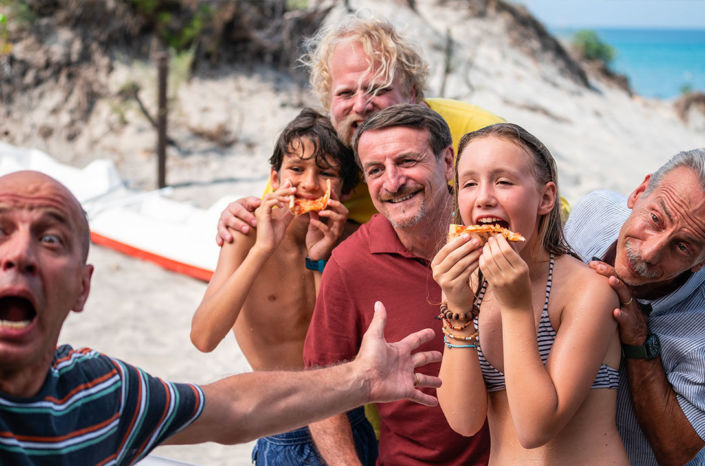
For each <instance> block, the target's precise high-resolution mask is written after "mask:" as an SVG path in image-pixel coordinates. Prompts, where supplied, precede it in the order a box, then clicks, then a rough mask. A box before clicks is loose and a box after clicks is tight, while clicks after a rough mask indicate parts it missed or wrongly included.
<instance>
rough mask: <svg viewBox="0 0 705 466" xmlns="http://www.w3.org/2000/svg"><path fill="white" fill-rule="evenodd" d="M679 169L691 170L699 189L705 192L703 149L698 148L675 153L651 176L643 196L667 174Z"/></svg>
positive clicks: (704, 156) (704, 150)
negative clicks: (695, 176) (698, 181)
mask: <svg viewBox="0 0 705 466" xmlns="http://www.w3.org/2000/svg"><path fill="white" fill-rule="evenodd" d="M680 167H687V168H690V169H691V170H693V171H694V172H695V174H696V175H697V176H698V179H699V180H700V187H701V188H702V189H703V191H705V148H698V149H692V150H686V151H683V152H679V153H677V154H676V155H674V156H673V157H671V160H669V161H668V162H666V163H665V164H663V165H662V166H661V167H660V168H659V169H658V170H656V171H655V172H654V173H653V174H652V175H651V180H650V181H649V186H647V188H646V190H645V191H644V195H645V196H646V195H647V194H649V193H650V192H651V191H653V190H654V189H656V188H657V187H658V186H659V185H660V184H661V181H662V180H663V177H664V176H666V174H667V173H669V172H670V171H671V170H674V169H676V168H680Z"/></svg>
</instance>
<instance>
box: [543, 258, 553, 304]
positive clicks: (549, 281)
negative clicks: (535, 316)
mask: <svg viewBox="0 0 705 466" xmlns="http://www.w3.org/2000/svg"><path fill="white" fill-rule="evenodd" d="M555 259H556V257H555V255H554V254H553V253H551V261H550V262H549V263H548V279H547V280H546V300H545V301H544V303H543V311H542V312H548V297H549V296H551V285H552V284H553V265H554V263H555Z"/></svg>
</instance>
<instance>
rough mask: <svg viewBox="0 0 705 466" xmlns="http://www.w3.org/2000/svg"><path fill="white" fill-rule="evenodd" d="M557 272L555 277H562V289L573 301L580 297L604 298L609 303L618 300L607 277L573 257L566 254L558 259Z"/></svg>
mask: <svg viewBox="0 0 705 466" xmlns="http://www.w3.org/2000/svg"><path fill="white" fill-rule="evenodd" d="M556 270H557V273H556V272H554V275H555V276H558V277H560V283H559V285H560V288H561V289H562V290H563V291H564V292H568V293H569V295H570V296H571V297H572V299H573V300H576V299H578V298H579V297H586V298H588V299H596V298H604V299H605V300H607V301H611V300H612V299H613V298H614V299H616V293H615V292H614V290H613V289H612V287H611V286H610V284H609V282H608V280H607V278H606V277H604V276H602V275H600V274H598V273H597V272H595V271H594V270H592V269H591V268H590V267H588V265H587V264H585V263H584V262H581V261H580V260H579V259H576V258H575V257H573V256H571V255H568V254H564V255H562V256H561V257H559V258H558V259H556ZM557 285H558V284H557ZM561 294H563V293H561Z"/></svg>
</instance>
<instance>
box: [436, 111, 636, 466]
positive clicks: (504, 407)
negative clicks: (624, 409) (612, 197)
mask: <svg viewBox="0 0 705 466" xmlns="http://www.w3.org/2000/svg"><path fill="white" fill-rule="evenodd" d="M556 178H557V177H556V166H555V161H554V160H553V157H552V156H551V154H550V152H549V151H548V150H547V149H546V147H545V146H544V145H543V144H542V143H541V142H540V141H538V140H537V139H536V138H535V137H534V136H532V135H531V134H529V133H528V132H527V131H526V130H524V129H523V128H521V127H519V126H517V125H513V124H506V123H502V124H497V125H492V126H489V127H487V128H484V129H482V130H479V131H475V132H473V133H469V134H466V135H465V136H464V137H463V139H462V140H461V142H460V146H459V149H458V159H457V165H456V178H455V186H456V198H455V200H456V209H455V218H456V219H458V221H459V220H462V221H463V222H464V223H465V224H467V225H470V224H483V223H490V224H499V225H500V226H502V227H505V228H508V229H510V230H513V231H515V232H517V233H520V234H522V235H523V236H524V237H525V241H524V242H516V243H511V244H510V243H509V242H508V241H507V240H506V238H504V237H503V236H502V235H495V236H492V237H490V238H489V239H488V240H487V242H486V243H485V244H484V245H483V244H482V241H481V239H480V238H479V237H477V236H476V235H467V234H466V235H463V236H461V237H459V238H455V239H453V240H451V241H450V242H449V243H448V244H446V245H445V246H444V247H443V248H442V249H441V250H440V251H439V252H438V254H437V255H436V257H435V258H434V260H433V262H432V268H433V276H434V278H435V280H436V281H437V282H438V284H439V285H440V286H441V288H442V290H443V300H444V301H443V304H442V305H441V316H440V317H441V318H442V319H443V321H444V322H443V327H444V329H443V333H444V336H443V338H444V341H445V343H446V348H445V351H444V354H443V362H442V365H441V370H440V374H439V375H440V377H441V379H442V380H443V386H442V387H441V388H439V389H438V399H439V401H440V403H441V407H442V408H443V412H444V413H445V416H446V418H447V420H448V423H449V424H450V426H451V427H452V428H453V429H454V430H455V431H457V432H459V433H461V434H463V435H473V434H474V433H475V432H477V431H478V430H479V429H480V428H481V427H482V426H483V424H484V422H485V420H487V422H488V423H489V428H490V436H491V452H490V464H527V463H538V464H569V463H570V464H576V463H577V464H581V463H583V464H628V460H627V456H626V453H625V451H624V446H623V445H622V442H621V440H620V438H619V434H618V432H617V428H616V425H615V409H616V398H617V389H616V388H617V381H618V370H617V369H618V367H619V358H620V346H619V339H618V336H617V326H616V322H615V321H614V320H613V318H612V310H613V309H614V308H615V307H617V306H618V304H619V303H618V298H617V296H616V294H615V293H614V292H613V291H612V289H611V288H610V286H609V285H608V283H607V280H606V279H605V278H603V277H600V276H598V275H597V274H595V273H594V272H593V271H591V270H590V269H589V268H588V267H587V266H586V265H584V264H583V263H581V262H580V261H579V260H578V259H576V258H575V257H573V256H572V254H571V250H570V247H569V246H568V245H567V244H566V242H565V240H564V239H563V234H562V229H561V220H560V212H559V203H557V202H556V200H557V199H558V188H557V185H556Z"/></svg>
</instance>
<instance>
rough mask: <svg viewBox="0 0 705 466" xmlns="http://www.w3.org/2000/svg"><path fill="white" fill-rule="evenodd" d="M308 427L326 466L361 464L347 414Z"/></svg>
mask: <svg viewBox="0 0 705 466" xmlns="http://www.w3.org/2000/svg"><path fill="white" fill-rule="evenodd" d="M308 427H309V429H310V430H311V436H312V437H313V441H314V442H315V444H316V448H317V449H318V453H319V454H320V455H321V458H323V460H324V461H325V462H326V464H328V465H331V466H334V465H356V464H360V459H359V458H358V456H357V450H356V449H355V442H354V440H353V435H352V428H351V427H350V421H349V420H348V416H347V415H346V414H337V415H335V416H333V417H329V418H328V419H324V420H322V421H318V422H314V423H312V424H309V426H308Z"/></svg>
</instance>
